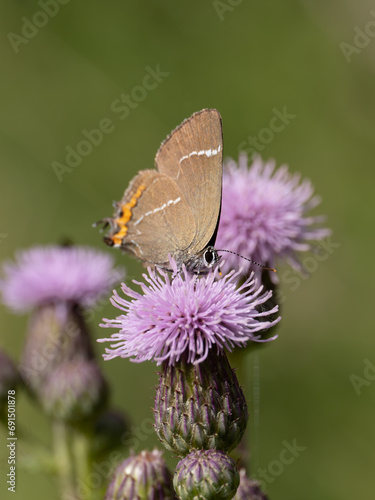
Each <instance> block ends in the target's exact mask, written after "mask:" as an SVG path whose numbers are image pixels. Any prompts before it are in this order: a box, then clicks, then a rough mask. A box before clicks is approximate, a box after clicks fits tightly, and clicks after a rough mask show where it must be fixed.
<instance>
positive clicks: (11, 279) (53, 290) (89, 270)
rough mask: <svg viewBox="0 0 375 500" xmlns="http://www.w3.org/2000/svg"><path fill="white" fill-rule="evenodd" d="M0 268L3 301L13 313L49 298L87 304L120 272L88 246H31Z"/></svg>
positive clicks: (102, 291) (111, 283) (45, 301)
mask: <svg viewBox="0 0 375 500" xmlns="http://www.w3.org/2000/svg"><path fill="white" fill-rule="evenodd" d="M3 271H4V275H5V277H4V279H3V280H1V281H0V291H1V293H2V298H3V302H4V304H5V305H7V306H8V307H10V308H11V309H12V310H13V311H14V312H17V313H23V312H25V311H28V310H29V309H33V308H35V307H38V306H41V305H44V304H46V303H51V302H62V301H64V302H72V303H75V304H80V305H91V304H92V303H93V302H95V300H96V299H98V297H99V296H101V295H102V294H104V293H105V292H106V291H108V289H110V287H112V286H113V285H114V284H115V283H116V282H117V281H118V280H119V279H121V278H122V275H123V273H122V271H121V270H119V269H114V268H113V259H112V257H110V256H108V255H107V254H105V253H103V252H99V251H97V250H94V249H91V248H88V247H58V246H46V247H34V248H31V249H30V250H25V251H22V252H19V253H18V254H17V255H16V259H15V262H14V263H13V262H8V263H5V264H4V265H3Z"/></svg>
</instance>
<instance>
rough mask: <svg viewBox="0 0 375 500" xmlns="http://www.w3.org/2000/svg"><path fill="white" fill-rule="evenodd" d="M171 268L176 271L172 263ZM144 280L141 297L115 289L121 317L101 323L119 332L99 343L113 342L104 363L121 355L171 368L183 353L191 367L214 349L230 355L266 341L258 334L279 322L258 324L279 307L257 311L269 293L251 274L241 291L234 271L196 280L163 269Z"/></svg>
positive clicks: (180, 273) (114, 300)
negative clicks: (227, 352)
mask: <svg viewBox="0 0 375 500" xmlns="http://www.w3.org/2000/svg"><path fill="white" fill-rule="evenodd" d="M171 265H172V266H173V267H174V269H175V270H176V271H177V268H176V265H175V263H174V262H171ZM143 277H144V280H145V283H137V282H135V283H136V284H138V285H139V286H140V287H141V290H142V292H143V294H139V293H137V292H134V291H133V290H132V289H131V288H129V287H128V286H126V285H125V284H122V292H123V293H124V294H125V295H127V296H128V297H129V298H130V299H126V298H122V297H121V296H120V295H119V294H118V293H117V292H116V291H114V294H113V296H112V299H111V302H112V304H113V305H114V306H115V307H117V308H118V309H120V310H122V311H124V314H122V315H121V316H118V317H117V318H115V319H104V320H103V321H104V323H103V324H102V325H101V326H102V327H104V328H117V329H120V331H119V332H118V333H114V334H113V335H112V336H111V337H110V338H104V339H100V340H99V342H112V345H111V347H110V348H106V354H105V355H104V358H105V359H112V358H115V357H117V356H120V357H123V358H127V357H130V358H131V359H132V361H135V362H141V361H146V360H153V361H156V362H157V364H160V363H162V362H163V361H167V362H168V363H169V364H170V365H173V364H174V363H175V362H177V361H179V360H180V359H182V356H183V355H187V361H188V362H189V363H200V362H202V361H203V360H204V359H206V357H207V355H208V353H209V351H210V349H212V348H215V350H216V351H217V352H219V351H223V350H224V349H228V350H229V351H231V350H232V349H233V348H234V347H236V346H240V347H243V346H245V345H246V343H247V342H249V341H257V342H262V341H265V339H262V338H261V336H260V335H259V333H260V332H261V331H264V330H267V329H269V328H270V327H271V326H273V325H274V324H276V323H277V322H278V321H279V319H280V318H277V319H276V320H274V321H263V322H261V321H259V319H260V318H267V317H268V316H269V315H271V314H273V313H275V312H276V311H277V310H278V308H277V307H275V308H273V309H272V310H270V311H265V312H259V311H258V310H257V309H256V307H257V306H259V305H261V304H263V303H264V302H266V301H267V300H268V299H269V298H270V296H271V295H272V292H264V291H263V287H262V286H258V285H257V284H256V283H255V280H254V278H253V276H250V277H249V279H247V280H246V281H245V282H244V284H243V285H242V286H241V287H239V288H237V280H236V275H235V274H233V273H230V274H228V275H226V276H224V277H223V278H222V279H218V280H216V279H215V278H216V277H217V272H214V273H210V274H208V275H207V276H204V277H201V278H200V279H197V277H196V276H195V275H191V274H189V273H188V272H187V271H186V270H185V269H183V271H182V272H179V273H177V274H176V275H175V276H174V277H173V279H171V278H170V276H169V275H168V274H167V273H165V272H163V271H161V270H157V271H152V270H149V275H146V274H144V275H143ZM273 338H275V337H272V339H273ZM272 339H266V340H272Z"/></svg>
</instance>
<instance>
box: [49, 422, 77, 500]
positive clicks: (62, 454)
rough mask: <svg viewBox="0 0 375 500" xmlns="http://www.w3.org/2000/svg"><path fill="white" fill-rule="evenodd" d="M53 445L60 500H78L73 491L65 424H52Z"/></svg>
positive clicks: (67, 433)
mask: <svg viewBox="0 0 375 500" xmlns="http://www.w3.org/2000/svg"><path fill="white" fill-rule="evenodd" d="M52 433H53V444H54V451H55V462H56V469H57V474H58V476H59V480H60V488H61V498H62V500H75V499H76V500H80V499H79V497H78V494H77V492H76V491H75V484H74V471H73V467H72V459H71V458H72V457H71V450H70V446H69V444H70V439H69V428H68V427H67V425H66V423H65V422H62V421H59V420H55V421H54V422H53V423H52Z"/></svg>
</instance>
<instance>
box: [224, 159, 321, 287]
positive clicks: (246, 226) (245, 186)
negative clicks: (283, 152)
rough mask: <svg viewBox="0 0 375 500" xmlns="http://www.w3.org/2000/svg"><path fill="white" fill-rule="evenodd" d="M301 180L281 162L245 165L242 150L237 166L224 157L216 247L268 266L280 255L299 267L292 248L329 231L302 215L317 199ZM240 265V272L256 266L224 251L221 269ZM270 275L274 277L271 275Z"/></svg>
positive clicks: (299, 247)
mask: <svg viewBox="0 0 375 500" xmlns="http://www.w3.org/2000/svg"><path fill="white" fill-rule="evenodd" d="M313 193H314V189H313V186H312V184H311V182H310V181H309V180H307V179H304V180H303V181H302V182H301V181H300V175H298V174H291V173H289V172H288V168H287V166H282V167H279V168H278V169H276V170H275V163H274V162H273V161H269V162H267V163H263V162H262V160H261V159H260V158H259V157H258V158H255V160H254V161H253V163H252V165H251V166H250V168H248V161H247V155H246V154H244V153H242V154H241V155H240V157H239V162H238V165H237V164H236V162H235V161H234V160H232V159H229V160H227V162H226V164H225V169H224V176H223V201H222V210H221V218H220V225H219V231H218V236H217V240H216V247H217V248H222V249H224V250H232V251H234V252H236V253H238V254H240V255H243V256H244V257H247V258H250V259H252V260H254V261H256V262H258V263H260V264H263V265H267V266H270V267H275V266H276V262H275V261H276V259H285V260H287V261H288V263H289V264H290V265H291V266H292V267H294V268H296V269H298V270H301V269H302V268H301V264H300V262H299V259H298V255H297V252H304V251H307V250H310V249H311V244H310V243H309V242H310V240H320V239H322V238H325V237H326V236H328V235H329V234H330V231H329V230H328V229H325V228H321V227H319V225H318V224H319V223H320V222H321V221H322V218H321V217H316V216H313V217H311V216H306V213H307V212H308V211H309V210H311V209H312V208H314V207H316V206H317V205H318V204H319V203H320V199H319V197H317V196H313ZM228 268H230V269H239V268H242V269H243V273H244V274H245V275H246V274H248V273H249V269H250V268H251V269H253V270H254V271H255V273H256V274H257V275H259V274H260V273H261V269H260V268H259V267H257V266H251V264H247V263H246V261H245V260H243V259H241V258H240V257H237V256H235V255H233V254H228V258H227V259H226V266H224V269H228ZM272 278H273V279H277V275H275V274H274V273H272Z"/></svg>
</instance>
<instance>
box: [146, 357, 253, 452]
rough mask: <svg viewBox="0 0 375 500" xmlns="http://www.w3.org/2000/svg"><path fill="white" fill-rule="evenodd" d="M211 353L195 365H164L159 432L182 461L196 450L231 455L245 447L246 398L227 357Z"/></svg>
mask: <svg viewBox="0 0 375 500" xmlns="http://www.w3.org/2000/svg"><path fill="white" fill-rule="evenodd" d="M213 351H214V350H213V349H211V350H210V352H209V354H208V356H207V358H206V359H205V360H204V361H203V362H201V363H199V364H192V363H187V362H186V361H180V362H178V363H176V364H175V365H174V366H169V365H168V364H167V363H164V364H163V367H162V371H161V373H160V379H159V387H158V388H157V393H156V399H155V409H154V412H155V430H156V433H157V435H158V437H159V439H160V441H161V442H162V443H163V444H164V446H165V447H166V448H167V449H169V450H171V451H172V452H173V453H176V454H177V455H179V456H185V455H187V454H188V453H190V451H192V450H193V449H205V450H208V449H217V450H222V451H230V450H232V449H233V448H235V447H236V446H237V444H238V443H239V442H240V440H241V438H242V436H243V434H244V432H245V429H246V424H247V419H248V412H247V405H246V401H245V397H244V394H243V392H242V389H241V387H240V386H239V384H238V381H237V377H236V375H235V374H234V372H233V370H232V368H231V367H230V365H229V363H228V360H227V357H226V356H225V354H216V353H215V352H213Z"/></svg>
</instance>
